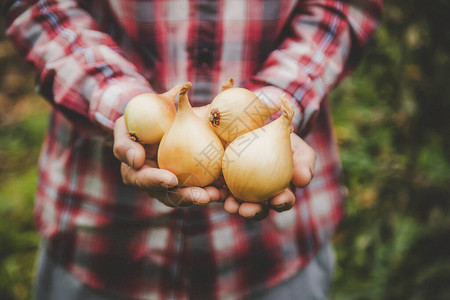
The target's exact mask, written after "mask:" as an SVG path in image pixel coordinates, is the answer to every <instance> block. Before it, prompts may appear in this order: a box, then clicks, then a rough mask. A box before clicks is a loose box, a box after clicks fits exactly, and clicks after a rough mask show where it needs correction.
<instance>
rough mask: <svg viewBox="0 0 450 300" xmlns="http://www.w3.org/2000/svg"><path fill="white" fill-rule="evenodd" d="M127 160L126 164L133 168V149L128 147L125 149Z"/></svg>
mask: <svg viewBox="0 0 450 300" xmlns="http://www.w3.org/2000/svg"><path fill="white" fill-rule="evenodd" d="M127 160H128V164H129V165H130V166H131V167H132V168H134V149H133V148H130V149H128V150H127Z"/></svg>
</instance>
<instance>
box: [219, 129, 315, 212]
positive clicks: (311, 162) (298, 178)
mask: <svg viewBox="0 0 450 300" xmlns="http://www.w3.org/2000/svg"><path fill="white" fill-rule="evenodd" d="M291 146H292V155H293V161H294V173H293V176H292V182H291V185H290V186H289V187H288V188H286V189H285V190H284V191H282V192H281V193H279V194H278V195H276V196H275V197H273V198H272V199H270V200H268V201H267V202H264V203H250V202H239V201H238V200H236V199H235V198H234V197H233V196H229V197H228V198H227V199H226V200H225V203H224V209H225V211H227V212H228V213H230V214H233V215H235V214H239V215H240V216H242V217H244V218H247V219H250V220H262V219H264V218H266V217H267V215H268V214H269V209H274V210H275V211H277V212H283V211H286V210H289V209H291V208H292V207H293V206H294V204H295V188H296V187H305V186H307V185H308V184H309V183H310V182H311V180H312V178H313V174H314V166H315V164H316V153H315V152H314V150H313V149H312V148H311V147H310V146H309V145H308V144H306V143H305V142H304V141H303V140H302V139H301V138H300V137H299V136H298V135H296V134H294V133H292V134H291Z"/></svg>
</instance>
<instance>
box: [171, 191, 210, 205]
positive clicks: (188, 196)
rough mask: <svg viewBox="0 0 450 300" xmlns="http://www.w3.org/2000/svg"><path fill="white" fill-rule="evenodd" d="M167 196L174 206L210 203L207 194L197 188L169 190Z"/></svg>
mask: <svg viewBox="0 0 450 300" xmlns="http://www.w3.org/2000/svg"><path fill="white" fill-rule="evenodd" d="M167 194H168V196H169V198H170V201H171V202H172V204H174V205H175V206H186V205H192V204H196V205H205V204H208V203H209V202H210V198H209V195H208V193H207V192H206V191H205V190H204V189H202V188H199V187H186V188H174V189H169V190H168V191H167Z"/></svg>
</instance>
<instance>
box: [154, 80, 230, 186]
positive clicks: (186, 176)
mask: <svg viewBox="0 0 450 300" xmlns="http://www.w3.org/2000/svg"><path fill="white" fill-rule="evenodd" d="M191 86H192V84H191V83H190V82H187V83H186V84H185V85H184V86H183V87H182V88H181V90H180V94H179V101H178V112H177V114H176V116H175V120H174V121H173V123H172V126H171V127H170V128H169V130H168V131H167V132H166V134H165V135H164V136H163V138H162V140H161V143H160V145H159V149H158V165H159V167H160V168H161V169H166V170H169V171H171V172H172V173H174V174H175V175H176V176H177V178H178V181H179V183H180V186H199V187H203V186H207V185H209V184H211V183H213V182H214V181H215V180H216V179H217V178H218V177H219V175H220V170H221V161H222V156H223V152H224V150H223V146H222V143H221V141H220V139H219V138H218V137H217V135H216V134H215V133H214V131H213V130H212V129H211V128H210V126H209V125H208V124H207V123H206V122H205V121H204V120H203V119H201V118H200V117H198V116H197V115H196V114H195V112H194V111H193V109H192V107H191V105H190V103H189V99H188V97H187V95H186V93H187V91H188V89H189V88H190V87H191Z"/></svg>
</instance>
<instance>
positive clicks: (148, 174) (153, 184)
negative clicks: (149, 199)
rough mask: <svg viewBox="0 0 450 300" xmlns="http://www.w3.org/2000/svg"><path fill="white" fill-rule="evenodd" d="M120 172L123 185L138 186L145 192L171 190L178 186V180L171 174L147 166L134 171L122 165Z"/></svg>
mask: <svg viewBox="0 0 450 300" xmlns="http://www.w3.org/2000/svg"><path fill="white" fill-rule="evenodd" d="M121 172H122V179H123V181H124V183H125V184H127V185H133V186H138V187H140V188H143V189H145V190H146V191H150V190H161V189H167V188H172V187H175V186H176V185H177V184H178V179H177V177H176V176H175V175H174V174H173V173H172V172H170V171H167V170H164V169H157V168H152V167H149V166H147V165H146V166H144V167H143V168H141V169H139V170H135V169H133V168H131V167H130V166H128V165H127V164H124V163H122V167H121Z"/></svg>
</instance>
